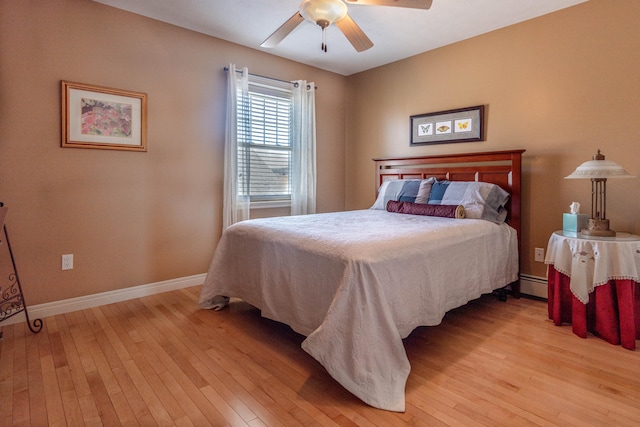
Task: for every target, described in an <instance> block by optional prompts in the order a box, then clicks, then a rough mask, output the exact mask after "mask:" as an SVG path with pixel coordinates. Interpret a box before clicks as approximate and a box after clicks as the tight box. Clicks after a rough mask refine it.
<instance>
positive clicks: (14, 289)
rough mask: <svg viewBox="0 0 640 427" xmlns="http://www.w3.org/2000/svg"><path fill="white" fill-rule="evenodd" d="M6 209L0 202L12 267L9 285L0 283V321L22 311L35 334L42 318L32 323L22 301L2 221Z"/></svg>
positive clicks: (18, 278) (20, 289)
mask: <svg viewBox="0 0 640 427" xmlns="http://www.w3.org/2000/svg"><path fill="white" fill-rule="evenodd" d="M8 209H9V208H7V207H6V206H4V204H3V203H2V202H0V223H1V224H2V231H3V232H4V241H5V242H6V243H7V249H8V251H9V256H10V257H11V268H12V269H13V270H12V271H10V273H9V276H8V279H9V285H8V286H7V287H6V288H2V285H1V284H0V322H2V321H4V320H6V319H8V318H10V317H13V316H15V315H16V314H18V313H21V312H23V311H24V315H25V317H26V320H27V326H29V330H30V331H31V332H33V333H34V334H37V333H38V332H40V331H41V330H42V319H35V320H34V321H33V324H32V323H31V321H30V320H29V313H28V311H27V304H26V302H25V301H24V294H23V293H22V285H21V284H20V277H19V276H18V269H17V268H16V260H15V258H14V257H13V251H12V250H11V242H10V241H9V234H8V233H7V226H6V224H5V223H4V219H5V217H6V216H7V210H8ZM1 244H2V240H0V245H1ZM1 337H2V333H1V332H0V338H1Z"/></svg>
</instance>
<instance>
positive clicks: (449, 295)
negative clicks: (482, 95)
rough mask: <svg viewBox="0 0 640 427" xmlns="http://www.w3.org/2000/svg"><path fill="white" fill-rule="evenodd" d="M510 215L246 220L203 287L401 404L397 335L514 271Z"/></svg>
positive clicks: (336, 372)
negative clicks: (495, 218) (286, 330)
mask: <svg viewBox="0 0 640 427" xmlns="http://www.w3.org/2000/svg"><path fill="white" fill-rule="evenodd" d="M517 274H518V245H517V239H516V232H515V230H514V229H512V228H511V227H509V226H507V225H506V224H501V225H497V224H494V223H491V222H488V221H483V220H474V219H450V218H437V217H427V216H416V215H405V214H398V213H390V212H387V211H382V210H359V211H348V212H337V213H330V214H315V215H304V216H293V217H280V218H269V219H258V220H249V221H244V222H241V223H237V224H234V225H233V226H231V227H229V228H228V229H227V230H226V231H225V232H224V233H223V236H222V238H221V240H220V242H219V244H218V247H217V249H216V252H215V255H214V257H213V260H212V261H211V266H210V268H209V272H208V274H207V277H206V279H205V283H204V285H203V288H202V294H201V296H200V304H201V306H202V307H204V308H212V307H213V302H212V301H213V298H214V297H215V296H217V295H225V296H230V297H239V298H241V299H243V300H245V301H246V302H248V303H250V304H252V305H254V306H256V307H258V308H260V309H261V310H262V316H264V317H267V318H270V319H273V320H277V321H280V322H283V323H285V324H287V325H289V326H291V328H293V330H295V331H297V332H299V333H301V334H303V335H305V336H306V337H307V338H306V340H305V341H304V342H303V343H302V348H303V349H304V350H305V351H307V352H308V353H309V354H311V355H312V356H313V357H314V358H316V359H317V360H318V361H319V362H320V363H321V364H322V365H323V366H324V367H325V368H326V369H327V371H328V372H329V373H330V374H331V375H332V376H333V377H334V378H335V379H336V380H337V381H338V382H340V383H341V384H342V385H343V386H344V387H345V388H346V389H348V390H349V391H351V392H352V393H353V394H355V395H356V396H358V397H359V398H360V399H362V400H363V401H364V402H366V403H368V404H369V405H371V406H375V407H378V408H381V409H386V410H391V411H404V409H405V402H404V389H405V384H406V381H407V377H408V375H409V371H410V369H411V368H410V365H409V361H408V359H407V355H406V352H405V349H404V346H403V343H402V339H403V338H405V337H406V336H408V335H409V334H410V333H411V331H412V330H413V329H415V328H416V327H417V326H433V325H437V324H439V323H440V322H441V321H442V318H443V317H444V314H445V313H446V312H447V311H448V310H451V309H453V308H455V307H459V306H461V305H464V304H466V303H467V302H468V301H470V300H472V299H475V298H478V297H479V296H480V295H481V294H483V293H488V292H491V291H493V290H494V289H498V288H500V287H502V286H505V285H507V284H509V283H511V282H514V281H515V280H517V277H518V276H517Z"/></svg>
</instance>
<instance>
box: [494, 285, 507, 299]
mask: <svg viewBox="0 0 640 427" xmlns="http://www.w3.org/2000/svg"><path fill="white" fill-rule="evenodd" d="M493 293H494V295H495V296H497V297H498V299H499V300H500V301H503V302H504V301H506V300H507V290H506V289H505V288H500V289H496V290H495V291H493Z"/></svg>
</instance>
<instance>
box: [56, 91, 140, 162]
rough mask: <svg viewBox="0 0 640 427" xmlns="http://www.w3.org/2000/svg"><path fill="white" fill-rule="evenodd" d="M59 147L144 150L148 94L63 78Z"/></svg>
mask: <svg viewBox="0 0 640 427" xmlns="http://www.w3.org/2000/svg"><path fill="white" fill-rule="evenodd" d="M62 147H72V148H96V149H102V150H126V151H147V94H145V93H142V92H134V91H129V90H121V89H113V88H108V87H103V86H96V85H89V84H84V83H74V82H69V81H66V80H62Z"/></svg>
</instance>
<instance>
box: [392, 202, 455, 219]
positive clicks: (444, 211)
mask: <svg viewBox="0 0 640 427" xmlns="http://www.w3.org/2000/svg"><path fill="white" fill-rule="evenodd" d="M387 211H389V212H397V213H403V214H410V215H426V216H440V217H443V218H458V219H460V218H464V206H462V205H427V204H423V203H411V202H400V201H395V200H389V201H388V202H387Z"/></svg>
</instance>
